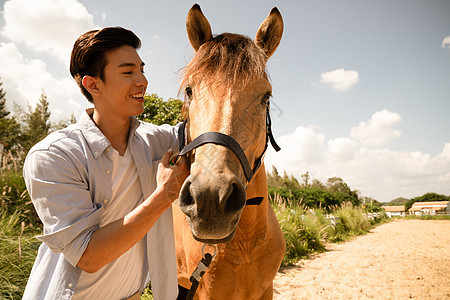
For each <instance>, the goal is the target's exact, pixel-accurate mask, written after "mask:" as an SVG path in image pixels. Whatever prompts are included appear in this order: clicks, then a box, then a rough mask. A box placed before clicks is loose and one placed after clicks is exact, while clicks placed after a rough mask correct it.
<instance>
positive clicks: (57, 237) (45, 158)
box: [24, 149, 103, 267]
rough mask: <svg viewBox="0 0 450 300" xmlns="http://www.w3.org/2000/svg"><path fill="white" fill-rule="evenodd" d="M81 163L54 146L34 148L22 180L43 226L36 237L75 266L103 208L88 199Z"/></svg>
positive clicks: (26, 163) (97, 223) (97, 222)
mask: <svg viewBox="0 0 450 300" xmlns="http://www.w3.org/2000/svg"><path fill="white" fill-rule="evenodd" d="M81 166H82V164H81V162H78V163H77V162H76V161H74V160H73V158H72V159H71V158H70V157H69V156H68V155H66V154H65V153H64V152H62V151H57V150H54V149H52V150H36V151H33V152H32V153H30V154H29V155H28V157H27V159H26V161H25V165H24V178H25V183H26V185H27V189H28V192H29V193H30V196H31V200H32V202H33V205H34V207H35V208H36V211H37V213H38V215H39V218H40V219H41V221H42V223H43V225H44V234H43V235H40V236H37V239H39V240H40V241H42V242H44V243H45V244H46V245H47V246H48V247H49V248H50V249H51V250H52V251H53V252H55V253H63V254H64V256H65V258H66V260H67V261H69V263H70V264H71V265H73V266H74V267H76V265H77V263H78V261H79V259H80V257H81V255H82V254H83V252H84V251H85V249H86V247H87V245H88V243H89V240H90V237H91V235H92V233H93V232H94V231H95V230H96V229H97V228H98V227H99V224H100V220H101V214H102V211H103V207H102V205H101V204H94V202H93V200H92V198H91V195H90V192H89V183H88V182H87V180H86V179H83V176H82V175H81V173H80V167H81Z"/></svg>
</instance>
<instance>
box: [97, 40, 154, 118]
mask: <svg viewBox="0 0 450 300" xmlns="http://www.w3.org/2000/svg"><path fill="white" fill-rule="evenodd" d="M105 56H106V62H107V63H106V66H105V70H104V74H105V76H104V81H102V80H100V81H99V87H100V89H101V92H102V97H101V99H99V100H100V101H97V103H95V105H96V107H101V108H102V109H103V110H104V111H105V112H107V113H109V114H110V115H111V116H118V115H123V117H126V118H128V117H130V116H136V115H138V114H141V113H142V112H143V111H144V94H145V90H146V89H147V84H148V82H147V79H146V78H145V76H144V63H143V62H142V60H141V58H140V57H139V55H138V54H137V52H136V50H135V49H134V48H133V47H131V46H122V47H120V48H117V49H115V50H112V51H109V52H107V53H106V55H105Z"/></svg>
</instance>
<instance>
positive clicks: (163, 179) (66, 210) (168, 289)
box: [24, 27, 189, 300]
mask: <svg viewBox="0 0 450 300" xmlns="http://www.w3.org/2000/svg"><path fill="white" fill-rule="evenodd" d="M139 47H140V40H139V38H138V37H137V36H136V35H135V34H134V33H132V32H131V31H129V30H126V29H123V28H120V27H113V28H104V29H102V30H94V31H90V32H87V33H85V34H83V35H82V36H81V37H80V38H78V40H77V41H76V42H75V45H74V48H73V51H72V56H71V64H70V72H71V74H72V76H73V77H74V78H75V80H76V81H77V83H78V85H79V86H80V88H81V90H82V92H83V94H84V95H85V96H86V97H87V99H88V100H89V101H90V102H92V103H93V104H94V108H92V109H88V110H86V111H85V112H84V113H83V115H82V116H81V118H80V120H79V121H78V123H77V124H73V125H70V126H69V127H67V128H65V129H63V130H60V131H57V132H55V133H52V134H50V135H49V136H48V137H47V138H45V139H44V140H43V141H41V142H39V143H38V144H37V145H35V146H34V147H33V148H32V149H31V150H30V152H29V154H28V156H27V159H26V161H25V165H24V178H25V181H26V184H27V188H28V191H29V193H30V196H31V199H32V201H33V204H34V206H35V208H36V211H37V212H38V215H39V217H40V219H41V220H42V223H43V224H44V233H43V235H41V236H38V237H37V238H38V239H39V240H41V241H42V242H43V244H42V245H41V246H40V248H39V252H38V256H37V258H36V261H35V264H34V266H33V269H32V271H31V274H30V278H29V280H28V284H27V287H26V289H25V293H24V299H72V297H73V299H109V300H113V299H139V294H140V292H142V290H143V289H144V288H145V286H146V284H147V283H148V281H149V280H151V282H152V289H153V293H154V296H155V298H156V299H175V298H176V297H177V279H176V259H175V249H174V237H173V224H172V211H171V205H172V202H173V201H174V200H175V199H177V197H178V192H179V189H180V188H181V185H182V183H183V182H184V179H185V178H186V177H187V176H188V173H189V170H188V167H187V165H186V162H185V160H184V159H182V160H181V161H180V162H179V163H178V164H177V165H173V164H171V163H169V162H170V160H171V157H172V155H173V154H174V153H173V150H171V149H178V141H177V128H176V127H172V126H155V125H152V124H148V123H144V122H140V121H138V120H137V119H136V118H135V117H134V116H136V115H138V114H140V113H142V112H143V110H144V93H145V91H146V88H147V80H146V78H145V76H144V74H143V73H144V71H143V69H144V63H143V62H142V60H141V59H140V57H139V55H138V53H137V51H136V50H137V49H139ZM130 297H132V298H130Z"/></svg>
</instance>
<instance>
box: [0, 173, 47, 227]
mask: <svg viewBox="0 0 450 300" xmlns="http://www.w3.org/2000/svg"><path fill="white" fill-rule="evenodd" d="M0 193H1V194H0V208H1V210H2V211H3V212H5V213H8V214H13V213H14V212H18V213H19V216H20V219H21V221H22V222H25V224H26V225H27V226H31V227H40V226H41V222H40V220H39V217H38V216H37V214H36V211H35V209H34V207H33V204H32V203H31V200H30V196H29V194H28V192H27V190H26V186H25V181H24V179H23V176H22V170H21V168H20V169H13V168H12V169H9V170H8V169H1V170H0Z"/></svg>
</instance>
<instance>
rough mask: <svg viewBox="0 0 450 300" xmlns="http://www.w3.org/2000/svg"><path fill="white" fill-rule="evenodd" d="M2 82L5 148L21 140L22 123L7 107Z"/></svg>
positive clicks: (0, 124)
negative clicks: (11, 114)
mask: <svg viewBox="0 0 450 300" xmlns="http://www.w3.org/2000/svg"><path fill="white" fill-rule="evenodd" d="M2 85H3V83H2V82H0V142H2V143H3V144H6V145H5V149H13V148H14V145H16V144H17V143H18V142H19V140H20V124H19V123H18V122H17V121H16V120H15V119H14V118H12V117H11V116H10V112H9V111H8V110H7V109H6V97H5V96H6V93H5V92H4V91H3V88H1V86H2Z"/></svg>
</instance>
